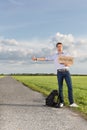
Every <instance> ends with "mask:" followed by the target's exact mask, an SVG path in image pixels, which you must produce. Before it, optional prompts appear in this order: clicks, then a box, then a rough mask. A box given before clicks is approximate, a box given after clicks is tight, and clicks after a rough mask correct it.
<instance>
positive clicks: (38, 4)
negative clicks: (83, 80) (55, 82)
mask: <svg viewBox="0 0 87 130" xmlns="http://www.w3.org/2000/svg"><path fill="white" fill-rule="evenodd" d="M86 28H87V1H86V0H76V1H75V0H73V1H72V0H61V1H59V0H44V1H41V0H5V1H2V0H0V55H1V57H0V59H1V65H0V67H1V70H0V72H1V73H11V72H12V73H14V72H28V73H29V72H33V73H34V72H50V71H51V70H52V71H51V72H55V70H54V68H53V64H52V63H48V64H46V63H32V61H31V60H30V58H31V56H33V55H37V56H39V53H40V54H41V56H44V55H46V54H47V55H48V54H52V53H53V52H54V46H55V44H56V43H54V40H53V39H55V41H59V39H60V40H61V41H63V42H64V45H65V46H67V44H68V46H71V47H68V50H69V49H72V46H74V48H73V49H74V50H72V52H73V54H75V56H76V53H79V54H81V60H76V64H75V65H74V66H73V67H72V68H71V72H72V73H87V72H86V71H87V70H86V65H87V62H86V59H87V57H86V56H87V54H86V49H87V45H86V44H87V43H86V42H87V38H86V37H87V29H86ZM58 33H59V35H57V34H58ZM61 35H62V38H61ZM68 35H71V37H69V36H68ZM65 36H66V37H67V40H68V41H67V40H66V39H65ZM70 39H73V40H70ZM65 41H67V43H66V42H65ZM69 41H70V42H69ZM71 41H72V42H73V45H72V44H71ZM52 42H53V44H52ZM78 42H79V44H78ZM69 43H70V44H69ZM49 44H50V45H49ZM77 44H78V48H77V49H76V47H77ZM35 47H36V48H35ZM82 49H83V51H82ZM20 55H21V56H22V57H21V56H20ZM77 57H78V56H77ZM77 59H79V58H77ZM18 61H19V62H18ZM83 61H84V62H83ZM25 62H26V63H25ZM78 63H80V64H81V66H79V67H78V66H77V65H78ZM4 65H6V66H7V68H8V69H7V68H6V69H4V67H3V66H4ZM83 66H84V67H83ZM33 68H35V70H34V69H33ZM48 68H50V69H48ZM83 68H84V69H83ZM85 70H86V71H85Z"/></svg>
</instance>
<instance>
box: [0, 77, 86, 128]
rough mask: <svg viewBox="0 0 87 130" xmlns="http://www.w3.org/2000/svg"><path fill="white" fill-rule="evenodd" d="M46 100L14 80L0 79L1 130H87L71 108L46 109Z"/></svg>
mask: <svg viewBox="0 0 87 130" xmlns="http://www.w3.org/2000/svg"><path fill="white" fill-rule="evenodd" d="M44 99H45V98H44V97H43V96H42V95H41V94H40V93H37V92H34V91H32V90H31V89H29V88H27V87H25V86H24V85H23V84H22V83H20V82H18V81H16V80H14V79H13V78H12V77H10V76H8V77H4V78H1V79H0V130H87V121H86V120H84V119H83V118H81V117H80V116H79V115H78V114H76V113H74V112H72V111H71V110H69V109H67V108H62V109H59V108H50V107H46V106H44V104H45V100H44Z"/></svg>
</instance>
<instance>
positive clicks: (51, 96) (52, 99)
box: [46, 90, 59, 107]
mask: <svg viewBox="0 0 87 130" xmlns="http://www.w3.org/2000/svg"><path fill="white" fill-rule="evenodd" d="M58 96H59V94H58V90H53V91H52V92H51V93H50V94H49V95H48V97H47V98H46V105H47V106H50V107H55V106H56V105H57V104H58ZM55 97H56V99H55Z"/></svg>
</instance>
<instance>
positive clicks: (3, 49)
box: [0, 33, 87, 65]
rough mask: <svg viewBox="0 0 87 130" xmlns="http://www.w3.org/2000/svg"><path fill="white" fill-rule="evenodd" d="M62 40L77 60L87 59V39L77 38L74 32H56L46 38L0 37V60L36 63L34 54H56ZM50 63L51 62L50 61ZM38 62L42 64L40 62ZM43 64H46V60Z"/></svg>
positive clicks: (12, 62)
mask: <svg viewBox="0 0 87 130" xmlns="http://www.w3.org/2000/svg"><path fill="white" fill-rule="evenodd" d="M57 42H62V43H63V45H64V50H65V51H69V52H70V53H71V54H72V55H73V56H74V57H75V58H76V59H77V60H76V61H77V62H85V61H86V60H87V53H86V50H87V44H86V43H87V39H81V38H75V37H74V36H73V35H72V34H68V35H64V34H61V33H56V35H55V36H53V37H50V38H48V39H46V40H39V39H34V40H32V41H17V40H15V39H5V38H1V39H0V60H1V62H2V63H7V64H18V65H19V64H28V65H29V64H35V62H33V61H32V60H31V57H32V56H36V57H43V56H49V55H52V54H54V53H55V52H56V51H55V50H56V47H55V45H56V43H57ZM49 63H50V62H49ZM37 64H41V62H38V63H37ZM43 64H46V63H45V62H44V63H43Z"/></svg>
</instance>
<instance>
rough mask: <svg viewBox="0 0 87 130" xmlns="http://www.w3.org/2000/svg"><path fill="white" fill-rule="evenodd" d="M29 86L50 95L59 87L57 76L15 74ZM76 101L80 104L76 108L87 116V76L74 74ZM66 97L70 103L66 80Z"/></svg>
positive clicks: (66, 101)
mask: <svg viewBox="0 0 87 130" xmlns="http://www.w3.org/2000/svg"><path fill="white" fill-rule="evenodd" d="M14 78H15V79H16V80H19V81H20V82H22V83H23V84H25V85H26V86H29V88H32V89H33V90H36V91H39V92H41V93H43V94H45V95H48V94H49V93H50V92H51V91H52V90H53V89H57V88H58V87H57V78H56V76H14ZM72 82H73V91H74V99H75V102H76V103H77V104H78V105H79V108H76V110H78V111H79V112H81V113H82V114H85V116H86V117H87V76H72ZM64 99H65V103H66V105H68V98H67V87H66V84H65V82H64Z"/></svg>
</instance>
